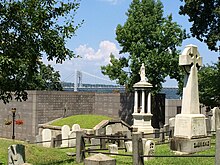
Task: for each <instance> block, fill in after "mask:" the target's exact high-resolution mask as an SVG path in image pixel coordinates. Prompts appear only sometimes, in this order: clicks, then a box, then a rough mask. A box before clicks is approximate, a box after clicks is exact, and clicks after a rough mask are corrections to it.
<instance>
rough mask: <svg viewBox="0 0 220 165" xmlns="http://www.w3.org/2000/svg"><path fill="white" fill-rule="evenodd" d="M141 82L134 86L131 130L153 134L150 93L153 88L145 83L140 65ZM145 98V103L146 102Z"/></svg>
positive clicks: (143, 71) (143, 72)
mask: <svg viewBox="0 0 220 165" xmlns="http://www.w3.org/2000/svg"><path fill="white" fill-rule="evenodd" d="M140 77H141V80H140V81H139V82H137V83H135V84H134V86H133V87H134V92H135V93H134V113H133V114H132V115H133V119H134V122H133V126H132V127H133V128H135V129H137V131H138V132H144V133H153V132H154V129H153V127H152V126H151V117H152V116H153V115H152V114H151V93H150V90H151V88H152V87H153V86H152V85H151V84H150V83H148V82H147V81H146V77H145V66H144V64H142V66H141V68H140ZM146 98H147V101H146Z"/></svg>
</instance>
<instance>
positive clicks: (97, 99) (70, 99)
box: [0, 91, 157, 141]
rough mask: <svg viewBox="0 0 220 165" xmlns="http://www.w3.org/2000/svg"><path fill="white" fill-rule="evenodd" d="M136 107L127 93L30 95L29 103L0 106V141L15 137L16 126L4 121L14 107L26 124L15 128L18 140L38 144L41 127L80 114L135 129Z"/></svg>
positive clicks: (38, 93) (51, 93)
mask: <svg viewBox="0 0 220 165" xmlns="http://www.w3.org/2000/svg"><path fill="white" fill-rule="evenodd" d="M152 100H153V99H152ZM133 104H134V96H133V94H125V93H123V94H120V93H92V92H88V93H86V92H70V91H28V100H27V101H25V102H17V101H11V102H10V103H9V104H6V105H5V104H3V103H0V114H1V115H0V121H1V122H0V137H6V138H11V137H12V125H5V124H4V119H5V118H6V119H7V118H8V117H9V119H10V120H11V119H12V117H11V116H10V115H11V114H12V113H11V112H10V110H11V108H14V107H15V108H17V113H16V114H19V116H20V118H21V119H23V120H24V124H23V125H15V138H16V139H21V140H30V141H34V140H35V136H36V135H37V134H38V124H43V123H47V122H49V121H52V120H54V119H57V118H62V117H67V116H71V115H77V114H97V115H106V116H109V117H113V118H119V119H122V120H123V121H125V122H126V123H128V124H130V125H132V123H133V117H132V113H133V107H134V105H133ZM155 107H157V106H155ZM152 109H154V107H152ZM19 116H17V117H16V118H17V119H18V118H19Z"/></svg>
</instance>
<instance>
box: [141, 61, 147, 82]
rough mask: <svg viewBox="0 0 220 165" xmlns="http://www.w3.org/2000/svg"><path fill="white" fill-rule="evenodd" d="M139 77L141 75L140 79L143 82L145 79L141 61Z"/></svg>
mask: <svg viewBox="0 0 220 165" xmlns="http://www.w3.org/2000/svg"><path fill="white" fill-rule="evenodd" d="M140 77H141V81H142V82H145V81H146V78H145V66H144V63H142V65H141V68H140Z"/></svg>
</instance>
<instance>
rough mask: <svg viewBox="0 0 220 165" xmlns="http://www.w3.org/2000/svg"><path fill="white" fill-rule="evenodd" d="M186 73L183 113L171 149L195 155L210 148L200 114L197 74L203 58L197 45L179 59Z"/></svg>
mask: <svg viewBox="0 0 220 165" xmlns="http://www.w3.org/2000/svg"><path fill="white" fill-rule="evenodd" d="M179 65H180V66H182V67H183V69H184V71H185V78H184V87H183V99H182V111H181V114H178V115H176V117H175V127H174V138H173V139H171V144H170V145H171V146H170V147H171V149H172V150H174V151H178V152H180V153H181V152H182V153H195V152H198V151H203V150H206V149H209V148H210V138H208V137H207V132H206V122H205V115H203V114H200V109H199V91H198V76H197V72H198V69H199V67H200V66H201V65H202V58H201V57H200V54H199V52H198V50H197V46H195V45H187V46H186V48H185V49H184V51H183V52H182V55H180V57H179Z"/></svg>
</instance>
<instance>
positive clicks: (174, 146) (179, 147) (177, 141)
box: [170, 137, 211, 154]
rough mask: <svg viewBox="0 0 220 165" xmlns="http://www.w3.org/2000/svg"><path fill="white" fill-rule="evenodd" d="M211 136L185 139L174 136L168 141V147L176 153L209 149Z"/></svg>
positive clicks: (189, 152)
mask: <svg viewBox="0 0 220 165" xmlns="http://www.w3.org/2000/svg"><path fill="white" fill-rule="evenodd" d="M210 147H211V138H209V137H204V138H197V139H186V138H178V137H174V138H172V139H171V141H170V149H171V150H173V151H174V152H176V154H191V153H195V152H199V151H204V150H207V149H210Z"/></svg>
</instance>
